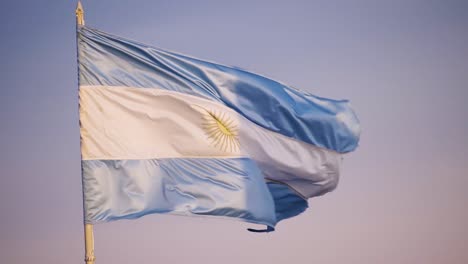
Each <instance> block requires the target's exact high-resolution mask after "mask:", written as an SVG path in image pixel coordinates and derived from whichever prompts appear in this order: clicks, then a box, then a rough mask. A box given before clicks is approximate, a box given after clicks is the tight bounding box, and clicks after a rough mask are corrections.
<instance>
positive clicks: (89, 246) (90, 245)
mask: <svg viewBox="0 0 468 264" xmlns="http://www.w3.org/2000/svg"><path fill="white" fill-rule="evenodd" d="M75 14H76V27H77V29H78V27H80V26H84V24H85V22H84V10H83V6H82V5H81V1H78V4H77V5H76V10H75ZM77 48H78V41H77ZM78 82H79V78H78ZM83 199H84V197H83ZM84 242H85V262H86V264H94V260H95V259H96V258H95V257H94V232H93V225H91V224H84Z"/></svg>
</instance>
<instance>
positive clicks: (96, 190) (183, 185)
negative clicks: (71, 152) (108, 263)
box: [82, 158, 276, 227]
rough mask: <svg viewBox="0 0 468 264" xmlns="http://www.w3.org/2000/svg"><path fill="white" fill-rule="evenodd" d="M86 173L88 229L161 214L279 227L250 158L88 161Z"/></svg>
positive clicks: (269, 198)
mask: <svg viewBox="0 0 468 264" xmlns="http://www.w3.org/2000/svg"><path fill="white" fill-rule="evenodd" d="M82 168H83V192H84V200H85V203H84V205H85V222H86V223H91V224H96V223H100V222H108V221H112V220H118V219H134V218H139V217H141V216H143V215H146V214H151V213H161V214H179V215H189V216H214V217H229V218H233V219H240V220H243V221H246V222H251V223H257V224H264V225H268V226H272V227H273V226H274V225H275V224H276V216H275V206H274V202H273V199H272V196H271V194H270V192H269V190H268V188H267V186H266V184H265V181H264V179H263V176H262V174H261V172H260V171H259V169H258V168H257V166H256V165H255V162H253V161H251V160H250V159H247V158H233V159H193V158H187V159H157V160H156V159H155V160H84V161H82Z"/></svg>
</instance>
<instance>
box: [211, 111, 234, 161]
mask: <svg viewBox="0 0 468 264" xmlns="http://www.w3.org/2000/svg"><path fill="white" fill-rule="evenodd" d="M203 110H205V113H204V115H203V121H204V122H203V129H204V130H205V132H206V134H207V135H208V138H210V139H211V142H212V144H213V145H214V146H215V147H218V148H220V149H221V150H223V151H226V152H236V151H238V150H239V148H240V143H239V135H238V129H237V126H236V122H235V121H234V119H232V118H230V117H229V116H228V115H226V114H225V113H222V112H217V111H210V110H207V109H204V108H203Z"/></svg>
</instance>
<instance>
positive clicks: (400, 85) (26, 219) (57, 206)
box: [0, 0, 468, 264]
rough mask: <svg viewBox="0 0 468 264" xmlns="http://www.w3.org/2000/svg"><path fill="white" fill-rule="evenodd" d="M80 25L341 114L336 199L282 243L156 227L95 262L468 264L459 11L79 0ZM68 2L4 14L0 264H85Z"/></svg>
mask: <svg viewBox="0 0 468 264" xmlns="http://www.w3.org/2000/svg"><path fill="white" fill-rule="evenodd" d="M83 5H84V8H85V20H86V24H87V25H88V26H91V27H95V28H98V29H101V30H103V31H106V32H109V33H113V34H116V35H121V36H124V37H127V38H131V39H135V40H138V41H140V42H144V43H147V44H151V45H154V46H158V47H161V48H164V49H169V50H174V51H179V52H182V53H184V54H190V55H192V56H195V57H198V58H204V59H208V60H210V61H216V62H220V63H222V64H227V65H236V66H239V67H242V68H245V69H249V70H251V71H254V72H257V73H260V74H263V75H266V76H270V77H272V78H274V79H277V80H280V81H282V82H284V83H288V84H290V85H292V86H295V87H297V88H300V89H303V90H306V91H309V92H312V93H313V94H316V95H319V96H324V97H330V98H334V99H350V100H351V103H352V105H353V107H354V109H355V110H356V112H357V114H358V116H359V118H360V120H361V123H362V129H363V132H362V136H361V143H360V147H359V148H358V150H357V151H356V152H353V153H351V154H348V155H346V156H345V161H344V166H343V169H342V175H341V181H340V184H339V186H338V188H337V189H336V190H335V191H334V192H332V193H329V194H326V195H325V196H323V197H319V198H314V199H311V200H309V205H310V208H309V210H308V211H306V212H305V213H304V214H302V215H300V216H298V217H295V218H293V219H290V220H287V221H284V222H281V223H280V224H279V225H278V226H277V231H275V232H273V233H269V234H254V233H250V232H247V231H246V230H245V229H246V228H247V227H249V226H250V225H249V224H244V223H239V222H236V221H226V220H224V221H223V220H215V219H199V218H189V217H177V216H167V215H151V216H146V217H143V218H141V219H138V220H132V221H125V220H124V221H117V222H113V223H108V224H101V225H98V226H96V227H95V236H96V238H95V243H96V247H95V249H96V257H97V262H96V263H113V264H123V263H203V264H205V263H226V264H231V263H232V264H237V263H257V264H263V263H268V264H276V263H277V264H284V263H320V264H328V263H329V264H341V263H347V264H348V263H359V264H367V263H369V264H370V263H372V264H375V263H383V264H387V263H388V264H395V263H408V264H410V263H411V264H414V263H425V264H435V263H441V264H442V263H444V264H445V263H450V264H458V263H460V264H464V263H468V224H467V223H468V191H467V187H468V106H467V102H466V101H467V99H468V33H467V32H468V15H467V14H468V1H463V0H460V1H457V0H439V1H431V0H426V1H420V0H405V1H400V0H392V1H390V0H388V1H370V0H369V1H348V0H346V1H345V0H343V1H329V0H323V1H273V0H270V1H253V0H251V1H244V0H237V1H221V0H216V1H207V0H197V1H193V0H192V1H188V0H187V1H180V0H167V1H155V0H134V1H123V0H112V1H111V0H87V1H83ZM75 6H76V1H64V0H61V1H58V0H55V1H52V0H50V1H32V0H30V1H26V0H17V1H3V2H2V15H1V16H0V36H1V41H0V55H1V57H0V58H1V59H2V63H1V64H0V81H1V85H0V123H1V125H0V149H1V152H0V177H1V183H0V256H1V262H2V263H15V264H16V263H35V264H42V263H44V264H45V263H84V262H83V258H84V249H83V247H84V245H83V243H84V242H83V225H82V196H81V175H80V147H79V126H78V96H77V95H78V93H77V69H76V43H75V15H74V9H75Z"/></svg>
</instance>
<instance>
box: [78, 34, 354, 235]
mask: <svg viewBox="0 0 468 264" xmlns="http://www.w3.org/2000/svg"><path fill="white" fill-rule="evenodd" d="M78 59H79V103H80V135H81V155H82V176H83V192H84V210H85V223H88V224H96V223H101V222H108V221H113V220H118V219H133V218H138V217H141V216H143V215H146V214H152V213H160V214H176V215H189V216H210V217H219V218H229V219H236V220H241V221H246V222H250V223H255V224H263V225H266V226H268V229H267V230H268V231H269V230H273V229H274V227H275V225H276V224H277V223H278V222H279V221H280V220H283V219H285V218H289V217H293V216H295V215H298V214H300V213H301V212H303V211H304V210H305V209H306V208H307V199H308V198H310V197H314V196H318V195H322V194H324V193H326V192H329V191H331V190H333V189H334V188H335V187H336V185H337V183H338V178H339V167H340V162H341V160H342V155H343V153H346V152H350V151H352V150H354V149H355V148H356V147H357V145H358V141H359V133H360V127H359V123H358V120H357V118H356V116H355V114H354V112H353V111H352V110H351V108H350V106H349V103H348V102H347V101H345V100H340V101H337V100H331V99H325V98H320V97H317V96H314V95H311V94H309V93H306V92H302V91H299V90H296V89H294V88H292V87H289V86H287V85H284V84H282V83H280V82H277V81H274V80H271V79H268V78H266V77H263V76H261V75H258V74H255V73H251V72H248V71H245V70H242V69H239V68H234V67H228V66H224V65H220V64H216V63H212V62H207V61H203V60H199V59H195V58H192V57H188V56H185V55H181V54H177V53H173V52H169V51H165V50H161V49H159V48H155V47H151V46H147V45H145V44H141V43H137V42H134V41H131V40H127V39H124V38H121V37H117V36H113V35H110V34H107V33H104V32H101V31H98V30H95V29H92V28H89V27H84V26H80V27H79V28H78Z"/></svg>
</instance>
